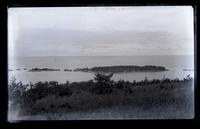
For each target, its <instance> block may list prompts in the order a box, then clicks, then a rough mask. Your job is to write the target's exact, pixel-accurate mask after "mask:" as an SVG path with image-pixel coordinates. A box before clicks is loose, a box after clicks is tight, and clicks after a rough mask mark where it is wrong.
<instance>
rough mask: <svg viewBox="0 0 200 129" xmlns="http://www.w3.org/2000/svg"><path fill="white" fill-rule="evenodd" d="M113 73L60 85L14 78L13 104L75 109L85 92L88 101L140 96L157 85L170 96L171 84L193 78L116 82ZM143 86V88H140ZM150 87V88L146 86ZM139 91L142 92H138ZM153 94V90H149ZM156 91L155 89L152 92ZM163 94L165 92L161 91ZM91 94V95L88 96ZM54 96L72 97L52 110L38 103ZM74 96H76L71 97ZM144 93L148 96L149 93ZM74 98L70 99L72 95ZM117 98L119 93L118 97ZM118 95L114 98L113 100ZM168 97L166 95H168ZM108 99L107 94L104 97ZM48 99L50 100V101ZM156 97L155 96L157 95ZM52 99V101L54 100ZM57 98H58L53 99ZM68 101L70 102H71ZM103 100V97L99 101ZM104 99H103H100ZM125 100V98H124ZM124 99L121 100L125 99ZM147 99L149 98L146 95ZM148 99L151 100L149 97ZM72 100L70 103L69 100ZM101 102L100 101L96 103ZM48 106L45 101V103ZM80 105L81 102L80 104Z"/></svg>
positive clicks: (11, 87) (38, 109) (34, 110)
mask: <svg viewBox="0 0 200 129" xmlns="http://www.w3.org/2000/svg"><path fill="white" fill-rule="evenodd" d="M112 76H113V74H104V73H96V74H95V77H94V80H89V81H85V82H72V83H70V82H69V81H67V82H66V83H63V84H60V83H58V82H57V81H50V82H37V83H35V84H32V83H30V84H23V83H22V82H16V79H15V78H12V80H11V81H10V84H9V99H10V100H11V101H13V103H14V104H20V105H21V107H26V108H27V109H29V111H28V112H29V113H31V114H34V113H37V112H41V111H44V112H45V111H48V110H51V109H52V111H53V109H54V108H55V109H56V108H59V107H60V108H64V107H67V109H70V110H71V109H73V108H74V107H73V106H72V105H71V103H76V102H77V103H78V102H79V101H80V103H83V102H84V103H85V102H86V101H85V100H84V99H83V102H82V101H81V100H82V96H83V95H85V96H86V98H87V101H90V99H91V100H92V98H91V96H94V97H97V96H99V95H102V97H103V96H107V97H108V96H109V95H114V94H115V93H117V92H118V93H119V94H126V95H130V94H135V93H136V94H137V95H136V96H137V97H138V98H139V96H138V95H140V97H141V98H142V97H143V96H141V93H140V92H143V93H144V92H146V90H147V89H151V87H152V86H154V88H155V86H157V87H158V89H160V91H159V92H158V91H157V93H158V94H160V92H161V91H164V92H166V93H167V94H169V95H168V96H170V95H171V94H170V91H171V90H173V89H174V88H175V86H174V85H173V84H172V83H180V82H190V81H192V80H193V79H192V78H191V77H190V75H188V76H187V77H186V78H184V79H182V80H179V79H168V78H163V79H162V80H158V79H153V80H148V79H147V77H146V78H145V79H144V80H142V81H138V82H137V81H135V80H134V81H133V82H130V81H124V80H119V81H113V80H112V79H111V78H112ZM138 87H141V88H138ZM146 87H148V88H146ZM139 93H140V94H139ZM149 93H150V91H149ZM151 93H152V94H153V92H151ZM161 93H162V92H161ZM87 95H89V98H88V97H87ZM52 96H54V97H55V98H63V97H65V98H69V100H71V101H69V100H66V102H65V103H62V101H61V104H60V105H58V106H56V105H52V104H50V105H49V109H45V108H44V107H38V106H35V104H36V102H38V101H41V102H40V103H42V102H45V101H51V100H52V99H51V97H52ZM71 96H73V97H71ZM145 96H148V94H146V95H145ZM70 97H71V98H70ZM115 97H116V96H115ZM115 97H113V98H112V97H111V98H112V99H111V98H109V99H111V100H112V101H114V100H115V99H114V98H115ZM166 97H167V96H166ZM105 98H106V97H105ZM47 99H48V100H47ZM154 99H155V100H156V98H154ZM52 101H53V100H52ZM54 101H55V100H54ZM68 101H69V102H68ZM99 101H100V100H99ZM101 101H102V100H101ZM123 101H124V100H123ZM123 101H122V102H123ZM145 101H146V98H145ZM148 101H150V100H149V99H148ZM70 102H71V103H70ZM95 103H98V102H95ZM44 105H45V104H44ZM77 105H79V104H77Z"/></svg>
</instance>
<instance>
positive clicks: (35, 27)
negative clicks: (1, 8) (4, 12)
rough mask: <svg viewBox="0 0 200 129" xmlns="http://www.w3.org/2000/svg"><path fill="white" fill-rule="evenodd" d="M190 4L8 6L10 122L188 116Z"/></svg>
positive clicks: (191, 44) (191, 109)
mask: <svg viewBox="0 0 200 129" xmlns="http://www.w3.org/2000/svg"><path fill="white" fill-rule="evenodd" d="M194 42H195V41H194V9H193V7H192V6H100V7H98V6H94V7H92V6H91V7H11V8H8V95H9V97H8V121H9V122H16V121H21V120H25V121H26V120H119V119H120V120H126V119H133V120H145V119H154V120H157V119H193V118H194V117H195V115H194V114H195V112H194V107H195V105H194V89H195V88H194V79H195V76H194V68H195V67H194V55H195V51H194Z"/></svg>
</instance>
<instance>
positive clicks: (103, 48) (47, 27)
mask: <svg viewBox="0 0 200 129" xmlns="http://www.w3.org/2000/svg"><path fill="white" fill-rule="evenodd" d="M8 36H9V37H8V42H9V45H8V49H9V56H111V55H121V56H126V55H191V54H193V49H194V35H193V8H192V7H190V6H171V7H170V6H165V7H163V6H154V7H148V6H146V7H65V8H58V7H57V8H10V9H9V10H8Z"/></svg>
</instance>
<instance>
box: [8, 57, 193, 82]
mask: <svg viewBox="0 0 200 129" xmlns="http://www.w3.org/2000/svg"><path fill="white" fill-rule="evenodd" d="M8 63H9V69H12V70H13V71H9V78H11V77H12V76H15V78H16V79H17V80H18V81H22V82H24V83H29V82H38V81H52V80H55V81H58V82H66V81H67V80H69V81H70V82H73V81H87V80H91V79H93V77H94V74H92V73H86V72H65V71H63V70H64V69H75V68H84V67H88V68H90V67H95V66H115V65H159V66H164V67H166V68H167V69H169V71H165V72H131V73H117V74H114V76H113V80H119V79H124V80H129V81H133V80H137V81H139V80H143V79H144V78H145V76H146V77H147V78H148V79H149V80H150V79H154V78H155V79H162V78H163V77H164V76H165V77H167V78H171V79H174V78H179V79H182V78H184V77H186V76H187V75H188V74H190V76H191V77H194V71H183V69H185V68H186V69H194V59H193V56H98V57H95V56H68V57H15V58H9V62H8ZM35 67H38V68H44V67H47V68H55V69H61V71H51V72H50V71H43V72H28V69H31V68H35ZM24 68H27V70H24ZM16 69H21V70H16Z"/></svg>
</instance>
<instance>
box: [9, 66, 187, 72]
mask: <svg viewBox="0 0 200 129" xmlns="http://www.w3.org/2000/svg"><path fill="white" fill-rule="evenodd" d="M16 70H20V69H16ZM24 70H27V68H24ZM183 70H184V71H186V70H187V69H183ZM9 71H12V70H11V69H9ZM28 71H29V72H42V71H61V69H52V68H32V69H29V70H28ZM63 71H65V72H92V73H97V72H102V73H123V72H126V73H127V72H161V71H168V69H166V68H165V67H163V66H154V65H146V66H137V65H136V66H134V65H128V66H124V65H121V66H100V67H92V68H75V69H64V70H63ZM187 71H189V70H187Z"/></svg>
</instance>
